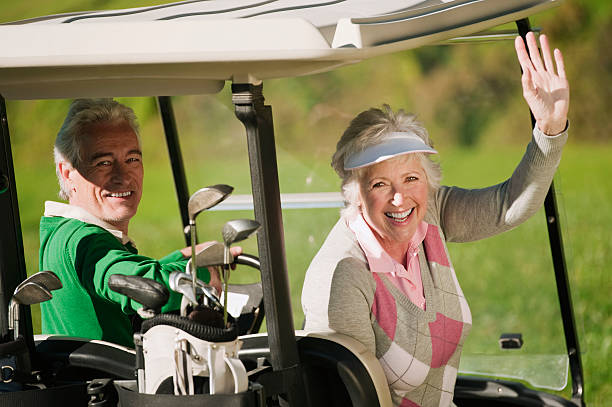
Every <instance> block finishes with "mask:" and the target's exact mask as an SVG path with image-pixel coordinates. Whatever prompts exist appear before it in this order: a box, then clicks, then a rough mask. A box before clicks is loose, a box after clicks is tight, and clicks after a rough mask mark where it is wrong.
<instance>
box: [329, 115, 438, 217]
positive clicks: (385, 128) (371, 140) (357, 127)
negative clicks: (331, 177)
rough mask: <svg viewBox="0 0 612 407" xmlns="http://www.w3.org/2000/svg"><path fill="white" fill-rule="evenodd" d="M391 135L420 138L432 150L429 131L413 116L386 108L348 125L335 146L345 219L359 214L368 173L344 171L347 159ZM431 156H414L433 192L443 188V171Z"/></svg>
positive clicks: (335, 161) (360, 116)
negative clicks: (363, 186) (399, 133)
mask: <svg viewBox="0 0 612 407" xmlns="http://www.w3.org/2000/svg"><path fill="white" fill-rule="evenodd" d="M392 132H410V133H413V134H415V135H417V136H418V137H420V138H421V139H422V140H423V141H424V142H425V144H427V145H428V146H430V147H432V148H433V142H432V141H431V139H430V138H429V134H428V133H427V130H426V129H425V128H424V127H423V126H422V125H421V124H420V123H419V122H418V121H417V120H416V117H415V116H414V115H413V114H409V113H406V112H404V110H401V109H400V110H398V111H397V112H394V111H393V110H392V109H391V107H390V106H389V105H387V104H385V105H383V107H382V109H377V108H371V109H368V110H366V111H363V112H361V113H359V114H358V115H357V116H356V117H355V118H354V119H353V120H352V121H351V123H350V124H349V126H348V128H347V129H346V130H345V131H344V134H342V137H341V138H340V140H339V141H338V144H337V145H336V152H335V153H334V155H333V157H332V162H331V165H332V167H333V168H334V170H335V171H336V172H337V173H338V175H339V176H340V178H341V179H342V195H343V196H344V199H345V201H346V207H345V208H344V209H343V210H342V217H344V218H345V219H350V218H352V217H353V216H355V215H357V214H358V213H359V212H360V209H359V205H360V198H359V197H360V192H359V191H360V182H361V180H362V177H363V176H364V174H365V173H366V168H367V167H365V168H356V169H354V170H345V169H344V160H345V158H346V157H348V156H350V155H352V154H354V153H357V152H359V151H363V150H364V149H366V148H368V147H370V146H374V145H377V144H378V143H380V142H381V140H382V139H383V138H385V137H386V135H387V134H389V133H392ZM430 155H431V154H424V153H414V154H413V156H414V157H417V158H418V159H419V160H420V161H421V165H422V166H423V170H424V171H425V176H426V177H427V183H428V185H429V189H430V191H432V192H433V191H435V190H437V189H438V188H439V187H440V179H441V178H442V171H441V169H440V164H438V163H437V162H435V161H432V159H431V157H430Z"/></svg>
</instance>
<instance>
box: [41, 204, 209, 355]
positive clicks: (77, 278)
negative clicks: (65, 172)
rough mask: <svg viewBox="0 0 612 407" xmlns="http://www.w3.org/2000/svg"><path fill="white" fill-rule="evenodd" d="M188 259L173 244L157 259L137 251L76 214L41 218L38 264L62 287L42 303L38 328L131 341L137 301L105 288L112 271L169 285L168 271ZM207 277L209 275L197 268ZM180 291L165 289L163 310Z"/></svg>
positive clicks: (174, 304)
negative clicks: (169, 251) (77, 217)
mask: <svg viewBox="0 0 612 407" xmlns="http://www.w3.org/2000/svg"><path fill="white" fill-rule="evenodd" d="M186 263H187V260H186V259H185V258H184V257H183V255H182V254H181V252H179V251H178V250H177V251H175V252H172V253H170V254H169V255H168V256H166V257H164V258H163V259H161V260H155V259H151V258H149V257H145V256H141V255H139V254H138V251H137V250H136V248H135V247H133V246H132V245H131V244H130V243H127V244H126V245H123V244H121V242H120V241H119V240H118V239H117V238H116V237H115V236H113V235H112V234H111V233H110V232H108V231H106V230H105V229H103V228H101V227H99V226H96V225H92V224H89V223H85V222H82V221H80V220H76V219H70V218H63V217H59V216H57V217H45V216H43V217H42V218H41V221H40V257H39V265H40V269H41V270H51V271H53V272H55V273H56V274H57V275H58V277H59V278H60V280H61V281H62V284H63V288H62V289H60V290H57V291H54V292H53V299H51V300H50V301H47V302H45V303H42V304H41V318H42V332H43V333H44V334H60V335H68V336H76V337H82V338H90V339H101V340H105V341H109V342H114V343H117V344H120V345H124V346H129V347H133V338H132V325H131V320H130V315H133V314H134V313H135V312H136V310H137V309H139V308H141V305H140V304H138V303H136V302H134V301H132V300H130V299H129V298H127V297H126V296H124V295H121V294H118V293H116V292H114V291H112V290H110V289H109V288H108V284H107V283H108V279H109V278H110V276H111V275H113V274H125V275H139V276H142V277H146V278H151V279H153V280H156V281H159V282H161V283H162V284H164V285H165V286H166V287H167V286H168V276H169V275H170V273H171V272H173V271H184V270H185V265H186ZM199 277H200V278H202V279H203V280H205V281H208V279H209V278H210V276H209V275H208V274H207V272H206V273H200V276H199ZM180 303H181V295H179V294H177V293H175V292H173V291H172V290H170V299H169V300H168V303H167V304H166V305H165V306H164V307H163V309H162V311H164V312H165V311H171V310H176V309H178V308H179V307H180Z"/></svg>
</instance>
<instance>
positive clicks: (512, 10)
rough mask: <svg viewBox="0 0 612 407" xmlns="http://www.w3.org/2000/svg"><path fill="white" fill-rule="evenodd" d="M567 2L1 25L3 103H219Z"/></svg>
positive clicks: (208, 2)
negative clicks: (243, 88)
mask: <svg viewBox="0 0 612 407" xmlns="http://www.w3.org/2000/svg"><path fill="white" fill-rule="evenodd" d="M559 2H560V0H404V1H399V0H375V1H372V0H344V1H342V0H337V1H333V0H327V1H316V0H311V1H307V0H276V1H274V0H272V1H264V0H262V1H256V0H205V1H184V2H179V3H171V4H165V5H160V6H153V7H142V8H134V9H126V10H113V11H99V12H84V13H71V14H63V15H55V16H47V17H39V18H35V19H30V20H24V21H19V22H14V23H7V24H4V25H0V38H2V47H1V48H0V54H1V55H0V94H2V95H3V96H4V97H5V98H7V99H42V98H73V97H103V96H154V95H178V94H200V93H214V92H218V91H219V90H221V89H222V88H223V85H224V81H226V80H232V81H234V82H237V83H238V82H251V83H253V82H257V81H260V80H263V79H268V78H278V77H288V76H298V75H307V74H312V73H317V72H324V71H328V70H332V69H335V68H337V67H340V66H343V65H347V64H352V63H355V62H358V61H361V60H363V59H366V58H371V57H374V56H377V55H381V54H387V53H391V52H396V51H402V50H407V49H411V48H417V47H420V46H423V45H428V44H434V43H438V42H441V41H445V40H448V39H451V38H454V37H458V36H466V35H470V34H473V33H477V32H481V31H484V30H487V29H489V28H491V27H494V26H497V25H500V24H503V23H507V22H511V21H515V20H518V19H521V18H524V17H527V16H529V15H532V14H534V13H536V12H539V11H541V10H544V9H547V8H550V7H553V6H556V5H557V4H559Z"/></svg>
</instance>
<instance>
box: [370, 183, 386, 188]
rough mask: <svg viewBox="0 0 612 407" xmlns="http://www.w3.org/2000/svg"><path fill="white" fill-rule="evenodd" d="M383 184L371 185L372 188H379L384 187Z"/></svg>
mask: <svg viewBox="0 0 612 407" xmlns="http://www.w3.org/2000/svg"><path fill="white" fill-rule="evenodd" d="M384 186H385V184H384V183H383V182H376V183H374V184H372V188H380V187H384Z"/></svg>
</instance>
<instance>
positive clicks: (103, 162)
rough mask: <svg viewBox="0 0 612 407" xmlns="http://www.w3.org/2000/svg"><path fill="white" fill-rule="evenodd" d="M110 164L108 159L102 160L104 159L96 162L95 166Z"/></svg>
mask: <svg viewBox="0 0 612 407" xmlns="http://www.w3.org/2000/svg"><path fill="white" fill-rule="evenodd" d="M110 165H111V162H110V161H108V160H104V161H99V162H98V163H97V164H96V167H108V166H110Z"/></svg>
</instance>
